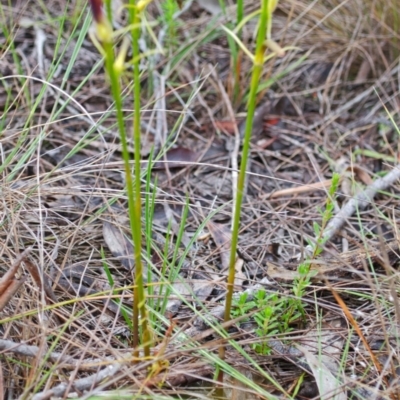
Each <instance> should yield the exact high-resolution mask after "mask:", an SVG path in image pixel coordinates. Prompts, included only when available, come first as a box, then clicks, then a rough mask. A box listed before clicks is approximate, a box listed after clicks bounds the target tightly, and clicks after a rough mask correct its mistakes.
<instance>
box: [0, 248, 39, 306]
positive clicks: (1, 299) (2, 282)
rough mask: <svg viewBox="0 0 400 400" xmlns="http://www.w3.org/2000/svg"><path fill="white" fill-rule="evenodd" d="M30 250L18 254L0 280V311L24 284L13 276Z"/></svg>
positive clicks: (22, 280) (23, 280)
mask: <svg viewBox="0 0 400 400" xmlns="http://www.w3.org/2000/svg"><path fill="white" fill-rule="evenodd" d="M31 250H32V248H31V247H28V248H27V249H26V250H25V251H24V252H23V253H22V254H20V255H19V256H18V257H17V259H16V260H15V261H14V263H13V264H12V265H11V267H10V268H9V270H8V271H7V272H6V273H5V274H4V275H3V276H2V278H1V279H0V311H1V310H3V309H4V307H5V306H6V305H7V304H8V302H9V301H10V300H11V298H12V297H13V296H14V294H15V293H16V292H17V291H18V289H19V288H20V287H21V286H22V284H23V283H24V282H25V279H15V274H16V273H17V271H18V268H19V266H20V264H21V262H22V261H24V260H25V259H26V256H27V255H28V254H29V253H30V251H31Z"/></svg>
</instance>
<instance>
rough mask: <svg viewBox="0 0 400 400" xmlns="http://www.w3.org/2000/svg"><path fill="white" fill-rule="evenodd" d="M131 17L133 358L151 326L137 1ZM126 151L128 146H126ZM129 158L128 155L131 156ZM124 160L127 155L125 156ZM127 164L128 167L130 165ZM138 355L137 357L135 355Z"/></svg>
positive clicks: (147, 349) (147, 343)
mask: <svg viewBox="0 0 400 400" xmlns="http://www.w3.org/2000/svg"><path fill="white" fill-rule="evenodd" d="M129 4H130V7H129V19H130V24H131V26H132V27H133V28H132V31H131V34H132V59H133V60H135V61H134V63H133V80H134V116H133V139H134V145H135V187H134V188H133V185H132V176H131V173H130V169H129V164H127V167H128V169H126V174H127V178H126V181H127V186H128V182H129V185H130V186H128V193H129V195H128V200H129V219H130V223H131V230H132V239H133V243H134V247H135V275H134V279H135V290H134V298H133V330H134V334H133V346H134V357H135V356H136V357H137V356H138V349H137V346H138V344H139V328H140V327H141V328H142V344H143V350H144V355H145V357H149V356H150V347H151V334H150V331H149V325H148V316H147V309H146V297H145V291H144V283H143V262H142V222H141V221H142V215H141V214H142V200H141V195H140V70H139V60H140V50H139V39H140V12H139V10H138V9H137V7H136V4H137V1H136V0H130V2H129ZM126 151H128V150H127V147H126ZM128 157H129V156H128ZM124 159H125V156H124ZM128 160H129V158H128ZM127 167H126V168H127ZM136 357H135V358H136Z"/></svg>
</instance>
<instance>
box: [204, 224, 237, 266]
mask: <svg viewBox="0 0 400 400" xmlns="http://www.w3.org/2000/svg"><path fill="white" fill-rule="evenodd" d="M207 228H208V230H209V231H210V233H211V236H212V238H213V240H214V243H215V245H216V246H217V249H218V251H219V254H220V257H221V268H219V269H221V270H226V269H228V267H229V257H230V251H231V240H232V233H231V230H230V229H229V228H228V227H227V226H226V225H223V224H218V223H215V222H211V221H209V222H207Z"/></svg>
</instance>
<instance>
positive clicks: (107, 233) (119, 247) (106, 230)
mask: <svg viewBox="0 0 400 400" xmlns="http://www.w3.org/2000/svg"><path fill="white" fill-rule="evenodd" d="M103 237H104V241H105V242H106V245H107V247H108V249H109V250H110V251H111V253H112V255H113V256H114V257H116V258H118V260H120V261H121V264H122V266H123V267H124V268H125V269H126V270H128V271H131V270H132V269H133V267H134V261H133V245H132V243H131V242H130V241H129V240H128V239H127V238H126V236H125V234H124V233H123V232H122V230H121V228H120V227H119V226H116V225H114V224H112V223H111V222H108V221H104V223H103Z"/></svg>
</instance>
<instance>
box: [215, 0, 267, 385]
mask: <svg viewBox="0 0 400 400" xmlns="http://www.w3.org/2000/svg"><path fill="white" fill-rule="evenodd" d="M270 1H271V0H261V14H260V20H259V28H258V34H257V43H256V52H255V57H254V64H253V71H252V77H251V83H250V93H249V99H248V103H247V118H246V126H245V134H244V140H243V151H242V161H241V163H240V172H239V178H238V184H237V192H236V199H235V210H234V216H233V228H232V243H231V253H230V260H229V273H228V281H227V295H226V302H225V315H224V321H225V322H226V321H229V320H230V319H231V307H232V297H233V287H234V283H235V263H236V248H237V244H238V237H239V225H240V214H241V206H242V200H243V192H244V186H245V179H246V168H247V160H248V155H249V149H250V139H251V133H252V128H253V119H254V113H255V109H256V98H257V88H258V84H259V82H260V77H261V74H262V69H263V63H264V61H263V60H264V52H265V45H264V41H265V35H266V30H267V23H268V19H269V18H271V15H270V12H269V2H270ZM219 357H220V358H221V359H224V358H225V346H221V347H220V348H219ZM218 382H220V383H222V382H223V371H222V370H220V371H219V374H218Z"/></svg>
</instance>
